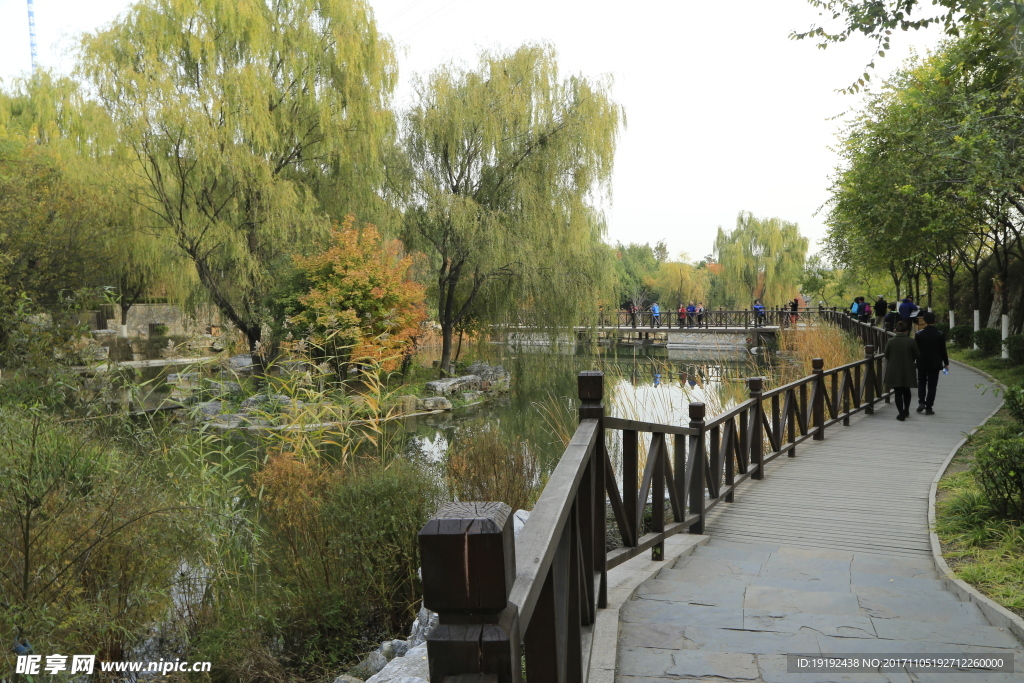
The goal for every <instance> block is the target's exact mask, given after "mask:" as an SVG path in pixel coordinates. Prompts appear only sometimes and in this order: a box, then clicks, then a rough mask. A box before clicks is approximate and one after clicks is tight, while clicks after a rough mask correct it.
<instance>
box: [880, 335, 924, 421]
mask: <svg viewBox="0 0 1024 683" xmlns="http://www.w3.org/2000/svg"><path fill="white" fill-rule="evenodd" d="M909 329H910V326H909V325H908V324H907V323H906V322H905V321H903V320H901V321H899V322H898V323H896V336H895V337H893V338H892V339H890V340H889V343H887V344H886V345H885V385H886V386H887V387H889V388H890V389H892V390H893V394H894V395H895V396H896V410H897V411H899V414H898V415H896V419H897V420H899V421H900V422H903V421H904V420H906V419H907V417H908V416H909V415H910V396H911V392H910V390H911V389H913V388H915V387H916V386H917V373H916V372H914V361H916V360H917V359H918V358H920V357H921V351H920V350H919V349H918V348H917V344H915V343H914V340H913V339H911V338H910V337H909V336H907V332H908V331H909Z"/></svg>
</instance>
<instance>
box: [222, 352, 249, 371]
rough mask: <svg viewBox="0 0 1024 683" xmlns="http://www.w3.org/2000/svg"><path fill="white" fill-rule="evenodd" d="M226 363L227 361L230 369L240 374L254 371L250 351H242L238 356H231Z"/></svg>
mask: <svg viewBox="0 0 1024 683" xmlns="http://www.w3.org/2000/svg"><path fill="white" fill-rule="evenodd" d="M225 363H227V366H228V370H232V371H234V372H236V373H238V374H247V373H251V372H252V371H253V364H252V356H251V355H250V354H248V353H240V354H238V355H237V356H231V358H228V359H227V360H226V361H225Z"/></svg>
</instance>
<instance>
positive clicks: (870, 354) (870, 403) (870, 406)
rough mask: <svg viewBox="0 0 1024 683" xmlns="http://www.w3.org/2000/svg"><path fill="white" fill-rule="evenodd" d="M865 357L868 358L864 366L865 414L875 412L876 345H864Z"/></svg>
mask: <svg viewBox="0 0 1024 683" xmlns="http://www.w3.org/2000/svg"><path fill="white" fill-rule="evenodd" d="M864 357H865V358H867V359H868V362H867V363H865V364H864V365H865V367H864V403H865V404H866V405H865V406H864V414H865V415H874V413H875V360H874V359H875V345H874V344H865V345H864Z"/></svg>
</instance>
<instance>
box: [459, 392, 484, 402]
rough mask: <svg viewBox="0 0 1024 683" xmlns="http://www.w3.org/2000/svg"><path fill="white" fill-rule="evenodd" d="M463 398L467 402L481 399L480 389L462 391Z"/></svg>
mask: <svg viewBox="0 0 1024 683" xmlns="http://www.w3.org/2000/svg"><path fill="white" fill-rule="evenodd" d="M462 400H463V401H465V402H466V403H475V402H476V401H479V400H480V392H479V391H464V392H462Z"/></svg>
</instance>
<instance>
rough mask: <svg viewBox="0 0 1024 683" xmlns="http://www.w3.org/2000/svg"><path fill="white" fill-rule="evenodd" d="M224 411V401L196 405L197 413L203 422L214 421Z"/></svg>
mask: <svg viewBox="0 0 1024 683" xmlns="http://www.w3.org/2000/svg"><path fill="white" fill-rule="evenodd" d="M223 410H224V402H223V401H206V402H205V403H197V404H196V405H195V411H196V413H197V414H198V415H199V417H200V418H201V419H203V420H212V419H213V418H214V416H215V415H220V414H221V412H222V411H223Z"/></svg>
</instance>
